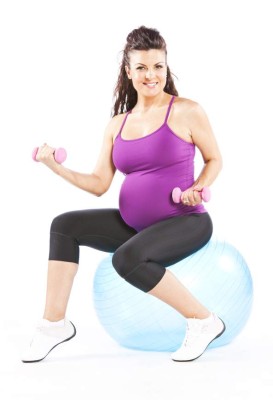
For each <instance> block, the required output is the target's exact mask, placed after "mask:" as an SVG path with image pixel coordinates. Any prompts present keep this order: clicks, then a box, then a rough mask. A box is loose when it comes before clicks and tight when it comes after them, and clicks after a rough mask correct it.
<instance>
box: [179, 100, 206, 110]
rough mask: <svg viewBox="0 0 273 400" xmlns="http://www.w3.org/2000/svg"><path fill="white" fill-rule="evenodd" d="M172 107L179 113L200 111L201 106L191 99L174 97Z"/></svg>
mask: <svg viewBox="0 0 273 400" xmlns="http://www.w3.org/2000/svg"><path fill="white" fill-rule="evenodd" d="M174 106H175V108H176V109H177V110H180V111H196V112H198V110H200V109H202V107H201V105H200V104H199V103H198V102H197V101H196V100H192V99H188V98H186V97H176V98H175V101H174Z"/></svg>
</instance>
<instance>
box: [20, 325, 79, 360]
mask: <svg viewBox="0 0 273 400" xmlns="http://www.w3.org/2000/svg"><path fill="white" fill-rule="evenodd" d="M69 322H70V323H71V325H72V326H73V328H74V332H73V335H72V336H70V337H69V338H67V339H65V340H63V341H62V342H60V343H57V344H55V346H53V347H52V349H50V350H49V352H48V353H47V354H46V355H45V356H44V357H43V358H39V359H38V360H22V362H23V363H25V364H29V363H35V362H39V361H42V360H44V359H45V358H46V357H47V356H48V354H49V353H50V352H51V351H52V350H53V349H55V347H57V346H59V344H62V343H65V342H68V341H69V340H71V339H72V338H73V337H74V336H76V333H77V331H76V328H75V325H74V324H73V323H72V322H71V321H69Z"/></svg>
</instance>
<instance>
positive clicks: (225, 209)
mask: <svg viewBox="0 0 273 400" xmlns="http://www.w3.org/2000/svg"><path fill="white" fill-rule="evenodd" d="M270 3H271V2H270V1H266V0H259V1H258V0H257V1H251V0H250V1H244V0H238V1H235V0H234V1H217V0H207V1H206V0H204V1H202V0H193V1H185V0H180V1H169V2H166V1H165V2H163V1H162V2H160V1H157V2H155V1H144V0H138V1H131V2H130V1H123V0H116V1H113V2H111V1H109V2H107V1H101V2H92V1H81V0H77V1H62V0H54V1H52V0H47V1H40V0H36V1H34V0H33V1H29V0H26V1H24V0H22V1H13V0H10V1H8V0H6V1H5V0H2V1H1V2H0V133H1V145H2V146H1V149H2V151H1V158H0V163H1V220H0V221H1V230H0V232H1V280H0V307H1V336H2V338H1V349H2V350H1V351H2V361H1V370H0V372H1V373H2V374H3V376H2V377H1V381H2V383H0V394H1V390H2V391H3V393H4V394H5V396H4V397H3V398H5V399H13V398H14V399H32V398H33V399H43V398H47V397H46V396H47V395H48V394H49V393H50V394H51V396H52V395H53V397H52V398H59V396H61V395H68V394H73V395H76V394H77V393H79V391H80V393H81V395H80V397H79V398H106V397H107V393H108V390H109V396H110V394H113V393H114V394H116V395H117V396H119V398H122V399H123V398H126V399H127V398H130V399H131V398H140V397H142V398H147V399H148V398H152V399H153V398H155V399H159V398H164V399H165V398H167V396H170V398H172V399H176V398H177V399H178V398H179V399H180V398H182V397H181V396H180V394H181V393H184V394H189V395H191V393H195V392H194V391H197V390H201V387H203V389H204V393H203V394H205V396H204V398H205V399H206V398H215V399H216V398H217V399H218V398H221V399H232V400H237V399H245V398H248V399H250V398H252V397H251V396H254V397H253V398H257V397H258V393H259V391H260V390H264V395H263V399H267V398H268V399H269V398H272V397H270V396H273V392H272V390H273V383H272V382H273V375H272V367H271V364H270V363H268V364H267V360H268V357H269V354H272V347H273V346H272V335H271V334H270V332H269V327H270V326H271V327H272V322H271V320H272V307H271V304H272V290H271V287H272V283H271V279H270V277H271V276H272V272H271V270H272V266H273V265H272V256H271V248H272V244H271V243H272V234H271V227H272V222H273V221H272V213H271V209H272V206H271V201H272V167H271V164H270V161H271V158H272V154H271V153H272V152H271V146H272V144H271V142H272V139H271V136H272V130H273V129H272V128H273V122H272V107H273V104H272V89H273V80H272V70H273V65H272V64H273V63H272V37H273V27H272V12H271V11H270ZM140 25H146V26H148V27H154V28H157V29H158V30H159V31H160V32H161V34H162V35H163V37H164V38H165V40H166V42H167V45H168V62H169V66H170V68H171V70H172V72H173V73H174V74H175V75H176V76H177V77H178V80H175V84H176V86H177V88H178V91H179V94H180V96H183V97H188V98H191V99H193V100H195V101H197V102H199V103H200V104H201V105H202V106H203V108H204V109H205V110H206V112H207V114H208V116H209V119H210V121H211V125H212V127H213V130H214V132H215V135H216V137H217V140H218V143H219V146H220V149H221V151H222V155H223V159H224V168H223V171H222V172H221V174H220V176H219V177H218V179H217V181H216V182H215V183H214V185H213V186H212V193H213V196H212V200H211V202H210V203H209V204H208V206H207V208H208V210H209V212H210V213H211V215H212V218H213V221H214V229H215V233H216V235H217V236H220V237H223V238H225V240H227V241H229V242H230V243H232V244H233V245H235V246H236V247H237V248H238V249H239V250H240V252H241V253H242V254H243V256H244V257H245V259H246V260H247V262H248V265H249V268H250V270H251V273H252V276H253V280H254V287H255V302H254V308H253V313H252V317H251V320H250V322H249V325H248V326H247V327H246V329H245V330H244V332H243V333H242V334H241V337H240V338H238V340H237V342H235V344H234V348H233V350H234V349H235V350H234V351H232V346H228V348H225V349H221V350H219V351H218V353H217V352H215V351H214V350H213V351H211V352H210V353H211V354H212V353H213V354H215V356H214V357H215V358H212V361H213V368H215V370H213V372H212V369H210V367H211V364H210V363H209V362H208V363H206V364H205V366H206V367H205V368H204V369H200V368H201V366H202V362H203V363H204V361H200V362H199V364H198V363H197V362H196V363H195V364H187V366H185V365H183V366H182V365H181V364H180V363H179V365H178V366H177V364H175V367H174V366H173V365H172V364H170V362H169V358H168V355H166V354H153V355H149V354H146V353H145V354H144V355H143V354H141V353H140V354H139V357H138V355H137V354H136V353H135V352H127V351H125V350H124V349H120V348H119V347H117V346H116V345H115V343H113V342H112V341H111V339H110V338H108V337H107V336H106V335H105V334H104V331H103V329H102V328H101V327H100V325H99V323H98V321H97V319H96V316H95V314H94V310H93V304H92V280H93V274H94V271H95V268H96V266H97V264H98V262H99V260H101V259H102V258H104V257H105V254H103V253H100V252H98V251H95V250H91V249H85V248H84V249H82V250H81V268H80V270H79V273H78V276H77V279H76V282H75V286H74V289H73V292H72V296H71V301H70V305H69V310H68V314H69V317H70V318H71V320H72V321H74V322H75V324H76V325H78V326H79V327H81V328H80V333H79V335H78V336H79V338H78V342H76V343H78V344H74V345H72V344H71V346H72V347H69V345H68V344H67V345H66V348H65V349H67V350H63V352H64V351H67V352H68V355H67V357H63V354H64V353H63V352H61V349H60V352H59V353H57V354H59V358H58V357H57V359H55V364H54V356H53V355H52V358H51V360H52V361H51V362H50V361H47V362H44V363H43V364H39V365H37V364H34V365H32V366H26V365H24V364H22V363H20V350H21V347H22V346H23V344H24V341H25V340H27V338H28V335H29V333H30V331H31V328H32V327H33V325H35V322H36V320H37V319H39V318H40V317H41V313H42V309H43V305H44V292H45V280H46V268H47V256H48V238H49V236H48V232H49V226H50V222H51V220H52V218H53V217H54V216H55V215H57V214H59V213H61V212H64V211H68V210H72V209H83V208H99V207H113V206H118V191H119V186H120V183H121V181H122V176H121V175H120V174H119V173H118V174H117V175H116V177H115V179H114V182H113V185H112V187H111V189H110V190H109V192H108V193H107V194H106V195H104V196H103V197H101V198H96V197H94V196H91V195H89V194H87V193H85V192H82V191H79V190H78V189H76V188H75V187H73V186H72V185H69V184H68V183H67V182H65V181H62V180H61V179H60V178H59V177H57V176H56V175H54V174H53V173H52V172H51V171H50V170H48V169H47V168H46V167H44V166H43V165H42V164H38V163H34V162H33V161H32V159H31V152H32V149H33V147H35V146H38V145H40V144H42V143H44V142H47V143H49V144H50V145H52V146H55V147H59V146H63V147H65V148H66V149H67V151H68V158H67V161H66V165H67V167H69V168H72V169H76V170H78V171H82V172H89V171H92V168H93V166H94V164H95V162H96V159H97V155H98V151H99V149H100V146H101V141H102V136H103V132H104V129H105V126H106V124H107V122H108V120H109V118H110V112H111V107H112V94H113V88H114V85H115V82H116V78H117V72H118V68H119V60H120V51H121V50H122V49H123V46H124V44H125V40H126V36H127V34H128V33H129V32H130V31H131V30H132V29H134V28H137V27H139V26H140ZM199 161H200V160H199ZM199 161H198V159H197V164H196V166H197V168H198V167H199ZM81 335H82V337H81ZM81 339H82V341H81ZM71 343H72V342H71ZM236 343H237V344H236ZM261 344H262V346H263V347H262V348H260V347H259V346H260V345H261ZM73 346H76V347H73ZM77 346H79V347H77ZM81 346H82V347H81ZM236 346H237V347H236ZM253 346H254V347H255V346H256V347H255V349H256V353H255V352H254V353H253ZM70 349H72V350H70ZM79 349H80V350H79ZM238 349H240V350H241V353H240V358H239V359H238V351H237V350H238ZM73 350H74V352H75V355H74V357H72V358H71V357H70V358H69V354H70V353H69V351H73ZM56 351H57V350H56ZM58 351H59V350H58ZM79 351H82V356H81V357H77V355H78V353H79ZM92 352H95V353H96V354H95V355H96V356H97V358H96V357H95V355H94V357H92ZM270 352H271V353H270ZM86 353H87V354H86ZM250 353H251V354H252V355H253V354H254V356H253V357H252V358H251V359H248V358H247V357H248V355H249V354H250ZM99 354H102V355H103V357H102V358H100V357H99V356H98V355H99ZM217 354H218V356H217ZM219 354H221V357H220V356H219ZM242 354H243V355H244V356H245V357H246V358H243V357H242ZM255 354H256V355H257V357H258V355H259V357H260V356H261V354H263V355H264V358H262V360H259V359H255ZM207 357H213V356H212V355H209V356H207ZM217 357H218V358H217ZM233 357H234V358H233ZM236 357H237V358H236ZM225 359H228V361H227V362H226V363H225V361H224V360H225ZM94 360H95V361H94ZM200 360H201V359H200ZM207 360H208V361H209V360H210V359H209V358H208V359H207ZM242 360H243V361H242ZM240 361H241V362H243V365H241V364H240ZM130 363H131V364H130ZM143 363H144V365H145V369H144V370H145V374H144V372H143V368H142V367H143ZM238 363H239V364H238ZM82 364H84V365H82ZM41 365H42V366H41ZM140 365H141V368H140ZM158 365H161V366H162V367H160V368H159V367H158ZM235 365H237V366H238V365H239V366H240V367H238V368H239V370H240V371H244V372H243V374H245V375H243V376H240V375H237V378H238V376H240V379H239V378H238V380H237V381H236V380H235V381H234V382H233V384H232V383H231V382H230V381H229V380H228V378H227V375H223V374H227V372H226V371H229V372H230V373H232V372H233V373H234V368H235ZM79 367H82V369H81V371H85V372H84V373H83V372H82V373H80V372H79V371H80V368H79ZM254 367H255V368H254ZM157 368H159V370H157ZM174 368H175V370H174ZM179 368H180V370H179ZM202 368H203V367H202ZM130 370H132V375H131V374H130V375H129V371H130ZM182 370H183V372H182ZM239 370H238V371H239ZM94 371H96V373H95V372H94ZM155 371H156V372H155ZM179 371H181V377H182V376H183V374H186V375H187V380H186V382H184V383H183V381H181V380H180V372H179ZM210 371H211V374H210V375H206V374H205V373H206V372H207V374H209V373H210ZM221 371H222V375H221ZM250 371H251V372H250ZM253 371H254V372H253ZM138 373H140V375H139V378H137V376H138V375H137V374H138ZM249 373H250V376H251V379H250V378H249V375H248V374H249ZM251 373H252V375H251ZM70 374H71V379H69V378H68V377H69V376H70ZM94 374H95V375H96V376H95V378H94V381H93V383H92V376H94ZM149 374H151V376H150V375H149ZM169 374H174V375H172V376H173V377H174V379H173V380H172V381H169V383H167V382H165V379H164V377H165V376H166V375H168V376H170V375H169ZM204 374H205V375H204ZM213 374H216V379H215V381H217V383H216V382H214V380H213V379H212V376H213ZM235 375H236V374H235ZM124 376H125V377H126V378H124ZM129 376H130V378H129ZM228 376H229V377H230V374H228ZM33 377H34V378H35V379H34V378H33ZM225 377H226V378H225ZM2 378H3V379H2ZM77 379H78V380H77ZM134 379H135V380H134ZM244 379H245V380H244ZM89 380H90V382H91V384H90V385H89V384H87V382H88V381H89ZM124 380H125V381H126V382H127V383H124V384H123V386H122V383H123V382H124ZM196 380H197V382H198V381H199V382H200V385H198V384H197V386H198V387H196V385H195V382H196ZM107 381H108V382H109V387H108V385H107V383H105V382H107ZM34 382H35V383H34ZM77 382H80V384H77ZM116 382H119V384H117V383H116ZM137 382H142V383H141V384H138V383H137ZM163 382H164V384H163ZM223 382H224V383H225V382H226V384H227V388H226V389H225V391H224V394H223V392H222V387H221V385H222V384H223ZM213 384H214V385H215V384H216V386H215V387H214V392H213V393H215V397H206V396H209V393H211V388H212V386H211V385H213ZM1 385H2V386H1ZM1 387H2V388H1ZM132 387H134V389H132ZM182 388H183V390H184V392H183V390H182ZM95 390H97V391H98V393H99V391H101V394H97V395H96V396H95V395H94V391H95ZM141 390H143V391H141ZM179 390H182V392H180V391H179ZM43 393H44V394H45V397H43V396H44V395H43ZM54 393H56V397H54ZM134 393H135V394H134ZM220 394H221V397H219V396H220ZM218 395H219V396H218ZM92 396H93V397H92ZM94 396H95V397H94ZM122 396H124V397H122ZM134 396H135V397H134ZM161 396H162V397H161ZM225 396H226V397H225ZM267 396H268V397H267ZM189 398H194V397H189Z"/></svg>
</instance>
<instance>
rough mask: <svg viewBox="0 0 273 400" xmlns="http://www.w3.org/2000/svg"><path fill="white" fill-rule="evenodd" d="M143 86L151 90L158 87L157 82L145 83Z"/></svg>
mask: <svg viewBox="0 0 273 400" xmlns="http://www.w3.org/2000/svg"><path fill="white" fill-rule="evenodd" d="M143 85H145V86H148V87H149V88H154V87H155V86H156V85H157V82H152V83H143Z"/></svg>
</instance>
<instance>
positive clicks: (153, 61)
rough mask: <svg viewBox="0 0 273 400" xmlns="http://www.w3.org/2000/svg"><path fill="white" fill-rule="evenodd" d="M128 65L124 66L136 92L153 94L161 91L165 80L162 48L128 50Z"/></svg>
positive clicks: (165, 71) (164, 62) (164, 58)
mask: <svg viewBox="0 0 273 400" xmlns="http://www.w3.org/2000/svg"><path fill="white" fill-rule="evenodd" d="M129 56H130V67H127V66H126V67H125V69H126V73H127V76H128V78H129V79H132V84H133V86H134V88H135V90H136V91H137V92H138V94H141V95H143V96H155V95H157V94H158V93H160V92H162V91H163V89H164V87H165V85H166V80H167V63H166V54H165V51H164V50H156V49H151V50H134V51H131V52H130V55H129Z"/></svg>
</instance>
